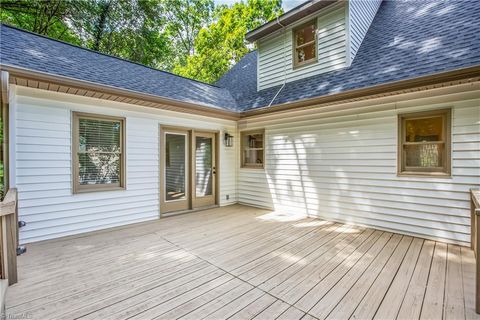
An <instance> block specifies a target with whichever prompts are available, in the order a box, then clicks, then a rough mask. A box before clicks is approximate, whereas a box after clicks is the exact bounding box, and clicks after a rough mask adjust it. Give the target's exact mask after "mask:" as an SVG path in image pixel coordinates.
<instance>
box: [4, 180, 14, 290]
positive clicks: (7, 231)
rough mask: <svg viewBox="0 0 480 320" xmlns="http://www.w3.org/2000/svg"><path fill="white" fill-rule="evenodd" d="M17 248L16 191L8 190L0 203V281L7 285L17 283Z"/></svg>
mask: <svg viewBox="0 0 480 320" xmlns="http://www.w3.org/2000/svg"><path fill="white" fill-rule="evenodd" d="M17 248H18V201H17V189H10V190H8V192H7V194H6V195H5V198H4V199H3V201H2V202H0V279H8V285H12V284H14V283H16V282H17Z"/></svg>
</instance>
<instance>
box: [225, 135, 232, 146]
mask: <svg viewBox="0 0 480 320" xmlns="http://www.w3.org/2000/svg"><path fill="white" fill-rule="evenodd" d="M223 142H224V143H225V147H233V136H232V135H231V134H229V133H228V132H225V136H224V138H223Z"/></svg>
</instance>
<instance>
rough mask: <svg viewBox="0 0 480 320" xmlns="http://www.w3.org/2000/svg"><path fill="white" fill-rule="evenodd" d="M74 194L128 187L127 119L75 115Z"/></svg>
mask: <svg viewBox="0 0 480 320" xmlns="http://www.w3.org/2000/svg"><path fill="white" fill-rule="evenodd" d="M73 121H74V130H73V134H74V137H73V142H74V148H73V150H74V152H73V156H74V159H73V165H74V168H73V169H74V170H73V174H74V177H73V182H74V192H82V191H102V190H111V189H118V188H123V187H124V175H125V174H124V172H125V168H124V165H125V160H124V144H125V143H124V129H125V128H124V126H125V120H124V119H123V118H115V117H108V116H97V115H90V114H81V113H74V115H73Z"/></svg>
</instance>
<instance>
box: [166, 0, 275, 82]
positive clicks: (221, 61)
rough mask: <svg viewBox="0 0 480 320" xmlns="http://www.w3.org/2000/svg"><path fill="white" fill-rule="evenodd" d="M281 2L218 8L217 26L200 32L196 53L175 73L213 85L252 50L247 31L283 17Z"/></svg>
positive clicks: (251, 1) (249, 1)
mask: <svg viewBox="0 0 480 320" xmlns="http://www.w3.org/2000/svg"><path fill="white" fill-rule="evenodd" d="M281 5H282V3H281V0H247V2H239V3H235V4H234V5H233V6H231V7H228V6H219V7H218V8H217V10H216V12H215V22H213V23H211V24H210V25H209V26H208V27H206V28H203V29H202V30H200V32H199V34H198V36H197V38H196V39H195V45H194V49H195V51H194V53H193V54H191V55H190V56H188V58H187V59H186V63H184V64H176V65H175V67H174V69H173V71H174V73H177V74H180V75H183V76H186V77H190V78H193V79H197V80H201V81H206V82H210V83H213V82H215V81H217V80H218V79H219V78H220V77H221V76H222V75H223V74H224V73H225V72H227V71H228V70H229V69H230V68H231V66H232V65H233V64H235V63H236V62H238V61H239V60H240V59H241V58H242V57H243V56H244V55H245V54H246V53H248V52H249V51H250V50H251V49H252V48H253V47H252V46H249V44H248V43H247V42H246V41H245V39H244V38H245V34H246V33H247V31H248V30H252V29H255V28H256V27H258V26H260V25H262V24H263V23H265V22H267V21H269V20H272V19H274V18H276V17H277V16H278V15H280V14H282V13H283V10H282V6H281Z"/></svg>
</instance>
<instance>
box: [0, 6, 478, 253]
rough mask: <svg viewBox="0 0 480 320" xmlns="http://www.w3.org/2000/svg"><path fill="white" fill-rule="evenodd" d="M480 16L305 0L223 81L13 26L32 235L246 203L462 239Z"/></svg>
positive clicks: (16, 180) (474, 176)
mask: <svg viewBox="0 0 480 320" xmlns="http://www.w3.org/2000/svg"><path fill="white" fill-rule="evenodd" d="M479 17H480V8H479V6H478V5H477V4H476V3H475V2H473V1H472V2H470V1H467V2H461V3H451V2H422V3H412V2H398V1H386V2H381V1H368V2H365V1H350V2H345V1H309V2H307V3H305V4H303V5H301V6H299V7H297V8H295V9H293V10H291V11H289V12H287V13H285V14H284V15H283V16H281V17H279V18H278V20H275V21H271V22H269V23H267V24H265V25H263V26H261V27H259V28H258V29H256V30H253V31H250V32H249V33H248V34H247V35H246V39H247V40H249V41H251V42H254V43H256V45H257V47H258V49H257V50H256V51H253V52H252V53H250V54H247V55H246V56H245V57H244V58H243V59H242V60H241V61H240V62H239V63H238V64H237V65H235V66H234V67H233V68H232V69H231V70H230V71H229V72H228V73H227V74H226V75H225V76H224V77H222V78H221V79H220V80H219V81H218V83H216V84H215V85H210V84H206V83H201V82H198V81H194V80H190V79H186V78H182V77H179V76H176V75H173V74H170V73H167V72H163V71H159V70H155V69H151V68H148V67H145V66H143V65H139V64H136V63H133V62H129V61H125V60H122V59H119V58H115V57H111V56H108V55H104V54H101V53H98V52H93V51H90V50H87V49H84V48H79V47H76V46H73V45H70V44H66V43H63V42H60V41H56V40H52V39H48V38H46V37H42V36H39V35H35V34H32V33H29V32H26V31H22V30H18V29H15V28H12V27H9V26H6V25H2V27H1V28H2V29H1V30H2V31H1V36H2V44H1V68H2V71H3V75H4V76H3V77H2V80H3V81H4V84H3V85H4V86H9V97H8V99H9V101H8V103H7V104H8V105H9V110H8V118H9V123H8V128H9V133H8V134H9V142H8V145H9V146H8V148H9V149H8V152H7V153H5V154H6V155H7V156H8V158H5V163H7V164H8V168H9V169H8V175H7V176H8V185H9V186H10V187H13V186H15V187H17V188H18V192H19V216H20V219H21V220H23V221H25V222H26V223H27V225H26V226H25V227H24V228H22V230H21V232H20V239H21V242H23V243H28V242H34V241H39V240H45V239H51V238H57V237H62V236H66V235H71V234H77V233H82V232H87V231H92V230H98V229H102V228H109V227H113V226H119V225H125V224H130V223H135V222H140V221H147V220H150V219H158V218H159V217H160V216H164V215H168V214H169V213H171V212H177V211H188V210H192V209H197V208H201V207H205V206H212V205H220V206H225V205H229V204H233V203H236V202H239V203H244V204H249V205H252V206H258V207H266V208H275V209H277V210H287V211H288V210H290V211H295V212H297V213H298V212H301V213H305V214H308V215H311V216H319V217H323V218H326V219H331V220H335V221H345V222H353V223H356V224H360V225H367V226H372V227H375V228H379V229H382V230H391V231H395V232H400V233H405V234H410V235H416V236H420V237H424V238H429V239H436V240H442V241H447V242H452V243H458V244H467V243H468V242H469V241H470V220H469V211H468V210H469V202H468V191H469V189H470V188H473V187H478V186H479V185H480V172H479V161H480V160H479V151H480V146H479V138H478V137H479V134H480V128H479V121H480V111H479V98H480V96H479V91H478V89H479V83H478V82H477V80H478V77H479V75H480V74H479V70H480V68H479V65H480V41H479V38H478V34H479V32H478V31H479V30H478V28H479V27H478V23H476V21H478V18H479ZM6 127H7V126H6ZM90 130H91V131H90ZM89 135H91V136H89ZM226 136H227V137H229V139H230V140H234V141H233V143H232V145H233V146H226V144H225V141H226V140H225V137H226ZM90 139H91V141H90ZM88 155H90V156H88Z"/></svg>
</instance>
